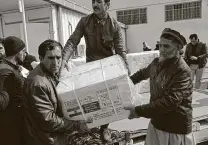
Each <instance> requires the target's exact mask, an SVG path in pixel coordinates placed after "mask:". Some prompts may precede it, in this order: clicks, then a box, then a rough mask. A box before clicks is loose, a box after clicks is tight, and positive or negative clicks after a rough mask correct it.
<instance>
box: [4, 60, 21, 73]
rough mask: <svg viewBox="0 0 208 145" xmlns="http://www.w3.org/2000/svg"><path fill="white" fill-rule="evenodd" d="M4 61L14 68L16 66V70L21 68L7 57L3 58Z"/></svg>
mask: <svg viewBox="0 0 208 145" xmlns="http://www.w3.org/2000/svg"><path fill="white" fill-rule="evenodd" d="M3 62H4V63H5V64H7V65H9V66H11V67H12V68H14V69H15V70H19V71H20V70H21V69H20V66H18V65H15V64H13V63H12V62H10V61H9V60H7V59H6V58H4V59H3Z"/></svg>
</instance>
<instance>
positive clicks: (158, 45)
mask: <svg viewBox="0 0 208 145" xmlns="http://www.w3.org/2000/svg"><path fill="white" fill-rule="evenodd" d="M159 48H160V42H159V41H157V44H156V46H155V50H159Z"/></svg>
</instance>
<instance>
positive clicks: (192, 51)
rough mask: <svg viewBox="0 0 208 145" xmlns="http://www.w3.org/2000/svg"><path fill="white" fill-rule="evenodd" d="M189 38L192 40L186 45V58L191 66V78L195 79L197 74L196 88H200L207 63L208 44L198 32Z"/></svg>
mask: <svg viewBox="0 0 208 145" xmlns="http://www.w3.org/2000/svg"><path fill="white" fill-rule="evenodd" d="M189 39H190V41H191V42H190V43H189V44H188V45H187V46H186V51H185V59H186V60H187V63H188V65H189V66H190V68H191V80H192V81H193V80H194V77H195V76H196V78H195V80H196V81H195V88H197V89H199V88H200V86H201V79H202V75H203V72H204V67H205V66H206V64H207V46H206V44H205V43H202V42H200V41H199V40H198V36H197V34H191V35H190V36H189Z"/></svg>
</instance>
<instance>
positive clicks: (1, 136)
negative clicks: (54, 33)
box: [0, 36, 25, 145]
mask: <svg viewBox="0 0 208 145" xmlns="http://www.w3.org/2000/svg"><path fill="white" fill-rule="evenodd" d="M4 49H5V54H6V58H4V59H3V60H2V62H1V64H0V143H1V144H2V145H23V129H24V124H23V123H24V119H23V107H22V106H23V105H22V96H23V95H22V89H23V83H24V78H23V76H22V75H21V69H20V66H19V65H21V64H22V62H23V60H24V58H25V43H24V42H23V41H22V40H21V39H19V38H17V37H14V36H10V37H7V38H6V39H5V40H4Z"/></svg>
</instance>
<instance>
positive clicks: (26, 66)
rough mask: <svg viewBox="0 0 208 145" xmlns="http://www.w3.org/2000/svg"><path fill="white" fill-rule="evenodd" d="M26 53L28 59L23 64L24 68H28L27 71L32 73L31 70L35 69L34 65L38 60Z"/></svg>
mask: <svg viewBox="0 0 208 145" xmlns="http://www.w3.org/2000/svg"><path fill="white" fill-rule="evenodd" d="M25 53H26V57H25V60H24V62H23V65H22V66H23V67H24V68H26V69H27V70H29V71H31V70H33V67H32V65H31V64H32V63H33V62H34V61H35V62H37V59H36V58H35V56H33V55H30V54H28V53H27V52H25Z"/></svg>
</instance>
